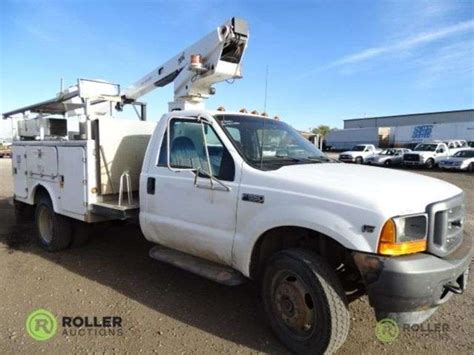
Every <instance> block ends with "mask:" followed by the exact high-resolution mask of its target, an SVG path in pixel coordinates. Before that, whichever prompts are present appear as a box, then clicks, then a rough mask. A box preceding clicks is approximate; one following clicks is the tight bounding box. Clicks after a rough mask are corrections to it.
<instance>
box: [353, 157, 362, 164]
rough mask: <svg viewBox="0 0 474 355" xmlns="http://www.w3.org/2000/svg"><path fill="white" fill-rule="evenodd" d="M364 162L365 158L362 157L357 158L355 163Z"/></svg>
mask: <svg viewBox="0 0 474 355" xmlns="http://www.w3.org/2000/svg"><path fill="white" fill-rule="evenodd" d="M363 162H364V158H362V157H357V158H355V163H356V164H362V163H363Z"/></svg>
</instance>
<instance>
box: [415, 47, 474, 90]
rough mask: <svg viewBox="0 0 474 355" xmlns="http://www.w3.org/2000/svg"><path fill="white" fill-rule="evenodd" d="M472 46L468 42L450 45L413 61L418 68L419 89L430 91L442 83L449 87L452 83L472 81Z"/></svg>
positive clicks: (473, 49)
mask: <svg viewBox="0 0 474 355" xmlns="http://www.w3.org/2000/svg"><path fill="white" fill-rule="evenodd" d="M473 55H474V45H473V42H470V41H462V42H459V43H454V44H450V45H448V46H445V47H442V48H440V49H438V50H437V51H436V52H435V53H434V55H432V56H425V57H422V58H419V59H418V60H416V61H415V63H414V65H415V66H416V67H417V68H419V70H418V75H417V80H416V85H417V86H418V87H419V88H421V89H430V88H433V87H436V86H438V85H439V83H440V82H442V83H443V84H444V85H449V84H450V83H452V82H456V83H459V82H460V81H470V83H471V87H472V83H473V80H474V76H473V74H474V62H473V60H472V58H473Z"/></svg>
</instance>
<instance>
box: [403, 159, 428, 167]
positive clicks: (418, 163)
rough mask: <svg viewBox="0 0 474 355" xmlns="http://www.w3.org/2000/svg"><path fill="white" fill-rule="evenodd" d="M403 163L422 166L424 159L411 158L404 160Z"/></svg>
mask: <svg viewBox="0 0 474 355" xmlns="http://www.w3.org/2000/svg"><path fill="white" fill-rule="evenodd" d="M403 165H408V166H423V165H425V161H424V160H419V161H412V160H404V161H403Z"/></svg>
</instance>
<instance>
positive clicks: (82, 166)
mask: <svg viewBox="0 0 474 355" xmlns="http://www.w3.org/2000/svg"><path fill="white" fill-rule="evenodd" d="M58 155H59V186H60V196H61V207H62V209H63V210H65V211H68V212H72V213H77V214H81V215H84V214H85V213H86V212H87V208H86V206H87V194H86V192H87V178H86V176H87V175H86V151H85V149H84V148H83V147H58Z"/></svg>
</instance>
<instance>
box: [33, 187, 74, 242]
mask: <svg viewBox="0 0 474 355" xmlns="http://www.w3.org/2000/svg"><path fill="white" fill-rule="evenodd" d="M35 220H36V228H37V230H38V242H39V244H40V245H41V247H42V248H43V249H45V250H47V251H59V250H63V249H66V248H67V247H69V245H70V244H71V239H72V226H71V220H70V219H69V218H67V217H64V216H61V215H59V214H57V213H55V212H54V209H53V204H52V203H51V199H50V198H49V197H48V196H42V197H41V198H40V200H39V202H38V204H37V205H36V212H35Z"/></svg>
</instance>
